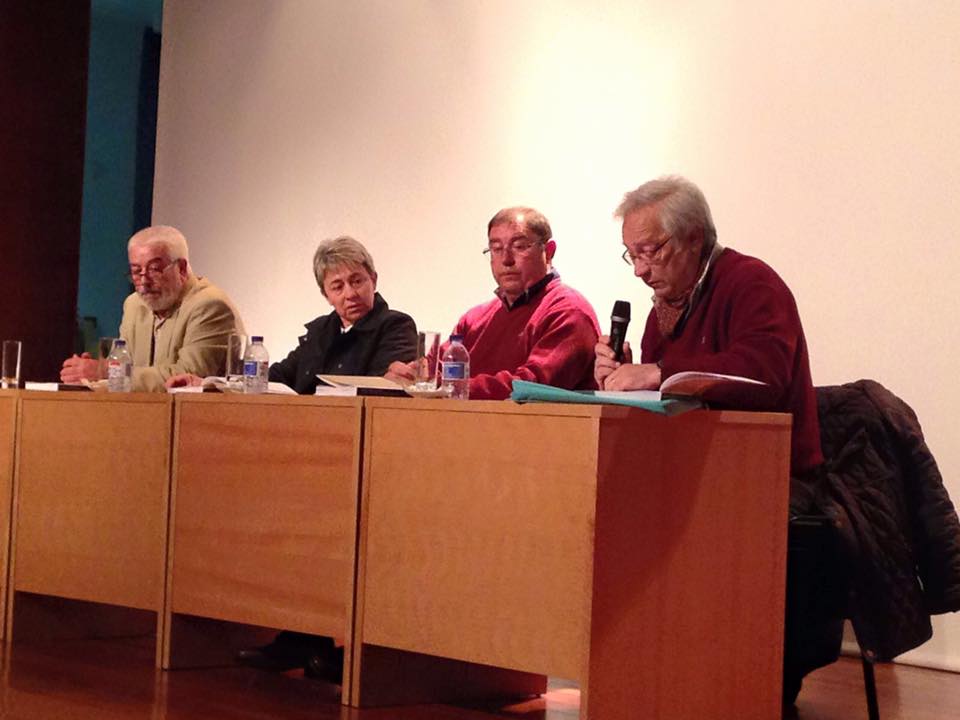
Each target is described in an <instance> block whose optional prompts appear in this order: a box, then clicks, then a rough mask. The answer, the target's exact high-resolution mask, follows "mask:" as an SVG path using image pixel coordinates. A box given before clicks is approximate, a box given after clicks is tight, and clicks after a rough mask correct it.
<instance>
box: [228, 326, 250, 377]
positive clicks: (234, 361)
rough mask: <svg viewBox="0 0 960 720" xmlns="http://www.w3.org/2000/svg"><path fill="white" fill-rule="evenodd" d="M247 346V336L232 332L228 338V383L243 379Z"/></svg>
mask: <svg viewBox="0 0 960 720" xmlns="http://www.w3.org/2000/svg"><path fill="white" fill-rule="evenodd" d="M246 346H247V336H246V335H243V334H241V333H238V332H232V333H230V335H229V336H228V337H227V368H226V370H227V381H228V382H229V381H233V380H242V379H243V351H244V350H245V349H246Z"/></svg>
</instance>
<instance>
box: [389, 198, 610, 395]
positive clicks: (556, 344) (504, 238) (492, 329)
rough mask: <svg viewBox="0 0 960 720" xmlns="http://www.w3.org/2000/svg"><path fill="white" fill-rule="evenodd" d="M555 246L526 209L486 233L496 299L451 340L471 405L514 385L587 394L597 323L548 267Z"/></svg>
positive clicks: (502, 216) (498, 220)
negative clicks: (460, 350)
mask: <svg viewBox="0 0 960 720" xmlns="http://www.w3.org/2000/svg"><path fill="white" fill-rule="evenodd" d="M556 251H557V243H556V242H555V241H554V240H553V232H552V231H551V229H550V223H549V222H548V221H547V219H546V218H545V217H544V216H543V215H542V214H541V213H539V212H537V211H536V210H534V209H533V208H528V207H511V208H505V209H503V210H501V211H500V212H498V213H497V214H496V215H494V216H493V218H492V219H491V220H490V222H489V224H488V225H487V249H486V250H484V254H486V255H488V256H489V258H490V269H491V271H492V272H493V277H494V279H495V280H496V281H497V289H496V290H495V291H494V293H495V294H496V296H497V297H496V298H495V299H493V300H491V301H490V302H487V303H484V304H483V305H478V306H477V307H475V308H473V309H472V310H469V311H468V312H467V313H466V314H465V315H464V316H463V317H461V318H460V321H459V322H458V323H457V326H456V329H455V330H454V334H457V335H462V336H463V344H464V345H465V346H466V348H467V350H468V351H469V352H470V397H471V399H481V400H483V399H486V400H502V399H505V398H508V397H509V396H510V391H511V389H512V386H513V380H514V379H520V380H530V381H533V382H538V383H544V384H546V385H554V386H556V387H561V388H567V389H590V388H594V387H595V385H594V380H593V356H594V346H595V345H596V342H597V337H598V335H599V326H598V324H597V315H596V313H595V312H594V311H593V307H591V305H590V303H589V302H588V301H587V299H586V298H584V297H583V295H581V294H580V293H578V292H577V291H576V290H574V289H573V288H571V287H568V286H567V285H564V284H563V283H562V282H560V276H559V275H558V274H557V272H556V271H555V270H554V269H553V267H552V261H553V256H554V253H556ZM387 377H389V378H391V379H393V380H396V381H397V382H401V383H402V382H409V381H411V380H412V379H413V367H412V364H406V363H399V362H395V363H393V364H392V365H391V366H390V370H389V371H388V373H387Z"/></svg>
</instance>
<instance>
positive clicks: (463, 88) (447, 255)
mask: <svg viewBox="0 0 960 720" xmlns="http://www.w3.org/2000/svg"><path fill="white" fill-rule="evenodd" d="M958 31H960V4H958V3H957V2H955V0H927V1H926V2H923V3H918V2H911V1H909V0H903V1H902V2H896V1H894V0H848V2H846V3H836V2H834V1H833V0H829V1H828V0H808V1H807V2H805V3H799V2H792V3H786V2H776V1H771V0H741V1H740V2H726V1H724V0H716V1H715V2H709V1H701V2H697V1H695V0H691V1H690V2H683V3H662V2H653V1H646V2H644V1H641V0H616V1H614V0H610V1H608V2H600V3H597V2H589V1H588V0H582V1H580V2H574V1H563V0H545V1H544V2H535V1H532V0H531V1H526V2H520V1H518V0H474V1H471V2H468V1H466V0H464V1H462V2H457V1H455V0H449V1H444V0H400V1H397V0H382V1H376V0H367V1H365V2H364V1H361V2H351V3H345V2H339V1H335V0H331V1H330V2H323V1H321V0H314V1H311V0H244V1H240V0H166V2H165V7H164V25H163V42H164V45H163V56H162V65H161V93H160V117H159V137H158V149H157V175H156V185H155V188H156V189H155V211H154V220H155V222H163V223H170V224H174V225H177V226H179V227H181V228H182V229H183V230H184V232H185V233H186V235H187V237H188V238H189V239H190V241H191V248H192V256H193V261H194V266H195V267H196V268H197V270H198V271H199V272H201V273H203V274H208V275H210V276H211V277H212V278H213V279H215V280H216V281H217V282H218V283H220V284H221V285H223V286H224V287H225V288H226V289H227V291H228V292H229V293H230V294H231V295H232V296H233V297H234V299H235V300H236V301H237V302H238V303H239V305H240V307H241V309H242V312H243V314H244V318H245V320H246V323H247V327H248V330H250V331H253V332H262V333H263V334H265V335H266V342H267V346H268V347H269V348H270V349H271V351H272V353H273V356H274V357H275V358H276V357H279V356H281V355H282V354H285V353H286V352H287V351H288V350H289V349H290V348H291V347H293V345H294V344H295V342H296V337H297V335H298V334H299V333H300V332H301V326H302V324H303V323H304V322H306V321H308V320H310V319H311V318H313V317H315V316H316V315H319V314H321V313H324V312H326V311H327V309H328V308H327V306H326V304H325V303H324V301H323V299H322V297H321V296H320V293H319V290H318V289H317V288H316V285H315V283H314V281H313V278H312V274H311V267H310V260H311V256H312V253H313V249H314V248H315V246H316V243H317V242H318V241H319V240H320V239H322V238H325V237H329V236H333V235H335V234H341V233H348V234H352V235H354V236H355V237H357V238H358V239H360V240H361V241H363V242H364V243H365V244H367V246H368V247H369V248H370V250H371V251H372V252H373V254H374V257H375V258H376V260H377V265H378V269H379V271H380V290H381V291H382V292H383V294H384V296H385V297H386V298H387V300H388V301H389V302H390V303H391V305H393V306H394V307H397V308H400V309H402V310H405V311H407V312H409V313H411V314H412V315H413V316H414V317H415V318H416V320H417V323H418V325H419V326H420V327H421V328H429V329H439V330H442V331H448V330H449V329H450V328H451V327H452V326H453V324H454V322H455V320H456V318H457V317H458V316H459V315H460V313H461V312H462V311H463V310H465V309H466V308H467V307H469V306H471V305H474V304H477V303H479V302H481V301H484V300H486V299H488V298H489V297H490V292H491V290H492V287H493V281H492V279H491V277H490V275H489V269H488V266H487V265H486V263H485V261H484V259H483V258H482V257H481V255H480V250H481V249H482V248H483V247H484V244H485V240H486V238H485V225H486V222H487V220H488V219H489V217H490V216H491V215H492V214H493V213H494V212H495V211H496V210H497V209H499V208H500V207H502V206H505V205H508V204H520V203H523V204H531V205H534V206H535V207H538V208H539V209H541V210H542V211H543V212H544V213H545V214H546V215H547V217H549V218H550V220H551V222H552V224H553V227H554V233H555V235H556V238H557V241H558V245H559V250H558V253H557V257H556V265H557V267H558V269H559V270H560V272H561V274H562V275H563V277H564V279H565V280H566V281H568V282H569V283H570V284H572V285H574V286H575V287H577V288H578V289H580V290H581V291H582V292H584V293H585V294H586V295H587V297H589V298H590V299H591V300H592V301H593V302H594V305H595V307H596V308H597V310H598V314H599V316H600V317H601V319H602V321H601V324H602V325H606V324H607V321H606V317H607V316H609V310H610V307H611V305H612V304H613V301H614V300H615V299H617V298H623V299H629V300H631V301H633V304H634V315H635V317H637V318H642V317H643V315H644V314H645V312H646V310H647V309H648V308H649V300H648V297H649V294H650V293H649V292H648V291H647V290H646V289H645V288H644V287H643V286H642V284H641V283H640V282H639V281H638V280H636V279H634V278H633V277H632V275H631V273H630V270H629V269H628V268H627V267H626V266H625V265H623V264H622V263H621V261H620V259H619V257H618V256H619V254H620V252H621V250H622V248H621V247H620V244H619V242H620V241H619V227H618V225H617V224H616V223H615V222H614V221H613V220H612V219H611V212H612V210H613V208H614V207H615V206H616V205H617V203H618V201H619V199H620V197H621V196H622V194H623V193H624V192H625V191H626V190H628V189H631V188H632V187H635V186H636V185H638V184H640V183H641V182H643V181H645V180H647V179H649V178H651V177H654V176H657V175H660V174H663V173H667V172H677V173H681V174H684V175H686V176H688V177H689V178H691V179H692V180H694V181H695V182H697V183H698V184H699V185H700V186H701V188H702V189H703V190H704V192H705V193H706V196H707V198H708V200H709V201H710V203H711V206H712V208H713V213H714V218H715V220H716V224H717V227H718V230H719V235H720V241H721V242H722V243H724V244H725V245H728V246H731V247H735V248H736V249H738V250H741V251H744V252H747V253H750V254H755V255H758V256H760V257H762V258H763V259H765V260H766V261H768V262H769V263H770V264H771V265H772V266H773V267H774V268H776V269H777V270H778V271H779V272H780V274H781V275H782V276H783V277H784V279H785V280H786V281H787V283H788V284H789V285H790V287H791V288H792V289H793V291H794V293H795V295H796V297H797V300H798V303H799V305H800V311H801V315H802V318H803V320H804V325H805V328H806V333H807V339H808V341H809V344H810V348H811V358H812V364H813V374H814V382H815V383H816V384H820V385H824V384H833V383H840V382H845V381H848V380H854V379H857V378H861V377H870V378H875V379H877V380H879V381H881V382H882V383H884V384H885V385H887V386H888V387H889V388H891V389H892V390H894V391H895V392H896V393H898V394H899V395H901V396H902V397H903V398H904V399H906V400H907V401H908V402H909V403H910V404H911V405H912V406H913V407H914V408H915V409H916V411H917V413H918V415H919V417H920V418H921V420H922V421H923V424H924V430H925V432H926V435H927V440H928V442H929V444H930V446H931V448H932V449H933V451H934V452H935V454H936V456H937V458H938V460H939V463H940V467H941V470H942V471H943V474H944V476H945V478H946V479H947V484H948V488H949V489H950V491H951V493H952V495H953V497H954V499H955V500H957V501H960V442H958V437H957V432H956V429H955V419H954V417H955V412H956V408H958V407H960V383H958V382H957V380H956V373H955V372H954V365H955V364H956V358H957V356H958V355H960V331H958V329H957V327H958V322H957V317H956V316H957V311H958V309H960V303H958V302H957V299H956V288H955V279H956V277H957V275H958V273H960V250H958V243H957V241H956V239H955V233H956V230H955V229H956V228H958V227H960V206H958V201H957V198H958V191H960V133H958V131H957V117H958V114H960V42H957V36H958ZM641 327H642V323H641V322H635V323H634V326H633V328H632V333H631V336H632V338H633V339H634V341H636V340H638V339H639V332H640V328H641ZM908 659H910V660H912V661H914V662H918V663H924V664H933V665H937V666H943V667H951V668H953V669H957V670H960V621H958V618H957V617H949V618H946V619H939V620H938V622H937V624H936V636H935V638H934V640H932V641H931V642H930V643H928V644H927V645H925V646H924V647H923V648H921V649H919V650H917V651H915V652H913V653H911V654H910V656H909V658H908Z"/></svg>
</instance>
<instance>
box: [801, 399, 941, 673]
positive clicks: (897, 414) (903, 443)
mask: <svg viewBox="0 0 960 720" xmlns="http://www.w3.org/2000/svg"><path fill="white" fill-rule="evenodd" d="M817 404H818V410H819V416H820V435H821V444H822V446H823V454H824V457H825V458H826V462H825V465H824V468H823V472H822V474H821V478H822V480H821V481H822V482H823V487H822V488H821V492H822V493H823V499H822V503H823V506H824V510H825V511H826V513H827V514H828V515H830V516H832V517H834V518H835V519H836V520H837V521H838V522H837V525H838V527H839V531H840V535H841V538H842V541H843V543H844V545H845V546H846V550H847V551H848V552H849V555H850V557H851V558H852V559H853V560H852V562H853V577H852V579H851V596H850V604H849V615H850V619H851V621H852V623H853V627H854V630H855V631H856V634H857V640H858V642H859V644H860V648H861V650H862V651H863V652H864V654H865V655H866V656H867V657H868V658H869V659H871V660H880V661H883V660H891V659H893V658H894V657H896V656H897V655H899V654H900V653H903V652H906V651H907V650H910V649H912V648H915V647H917V646H919V645H921V644H923V643H924V642H926V641H927V640H928V639H929V638H930V637H931V635H932V634H933V631H932V627H931V624H930V616H931V615H935V614H940V613H945V612H955V611H957V610H960V522H958V520H957V513H956V511H955V510H954V507H953V504H952V503H951V501H950V498H949V496H948V494H947V491H946V488H944V486H943V480H942V478H941V476H940V471H939V470H938V469H937V464H936V461H935V460H934V459H933V456H932V455H931V453H930V450H929V449H928V448H927V445H926V443H925V442H924V439H923V432H922V431H921V429H920V423H919V422H918V420H917V416H916V415H915V414H914V412H913V410H911V409H910V407H909V406H908V405H907V404H906V403H905V402H903V401H902V400H900V399H899V398H898V397H897V396H895V395H894V394H893V393H891V392H890V391H889V390H887V389H886V388H884V387H883V386H882V385H880V384H879V383H877V382H874V381H872V380H859V381H857V382H854V383H848V384H846V385H840V386H833V387H819V388H817Z"/></svg>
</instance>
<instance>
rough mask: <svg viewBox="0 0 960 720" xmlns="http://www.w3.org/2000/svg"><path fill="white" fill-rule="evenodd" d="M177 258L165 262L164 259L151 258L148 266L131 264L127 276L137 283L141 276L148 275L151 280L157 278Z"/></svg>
mask: <svg viewBox="0 0 960 720" xmlns="http://www.w3.org/2000/svg"><path fill="white" fill-rule="evenodd" d="M175 262H176V260H170V261H169V262H166V263H165V262H163V260H159V259H157V260H151V261H150V262H148V263H147V265H146V267H140V266H139V265H131V266H130V274H129V275H128V276H127V277H129V278H130V282H132V283H134V284H136V283H137V282H138V281H139V280H140V278H141V277H143V276H146V277H148V278H149V279H150V280H156V279H157V278H158V277H160V276H161V275H162V274H163V273H164V271H165V270H166V269H167V268H168V267H170V266H171V265H173V264H174V263H175Z"/></svg>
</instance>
